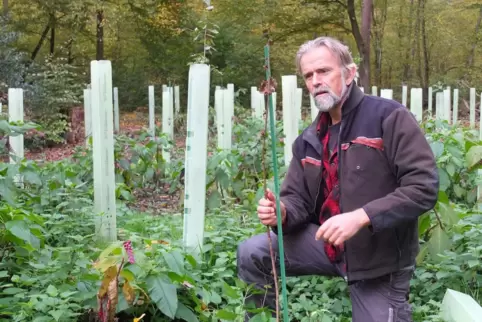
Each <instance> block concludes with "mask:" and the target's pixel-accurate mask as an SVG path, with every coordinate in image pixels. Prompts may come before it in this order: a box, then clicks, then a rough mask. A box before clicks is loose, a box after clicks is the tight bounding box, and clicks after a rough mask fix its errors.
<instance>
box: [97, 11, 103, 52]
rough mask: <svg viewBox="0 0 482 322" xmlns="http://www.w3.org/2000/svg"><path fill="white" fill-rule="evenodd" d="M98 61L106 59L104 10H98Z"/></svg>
mask: <svg viewBox="0 0 482 322" xmlns="http://www.w3.org/2000/svg"><path fill="white" fill-rule="evenodd" d="M95 59H96V60H103V59H104V10H103V9H98V10H97V50H96V57H95Z"/></svg>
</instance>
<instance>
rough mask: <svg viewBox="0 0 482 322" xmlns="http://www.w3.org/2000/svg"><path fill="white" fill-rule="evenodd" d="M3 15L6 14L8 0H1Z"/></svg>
mask: <svg viewBox="0 0 482 322" xmlns="http://www.w3.org/2000/svg"><path fill="white" fill-rule="evenodd" d="M3 15H4V16H6V15H8V0H3Z"/></svg>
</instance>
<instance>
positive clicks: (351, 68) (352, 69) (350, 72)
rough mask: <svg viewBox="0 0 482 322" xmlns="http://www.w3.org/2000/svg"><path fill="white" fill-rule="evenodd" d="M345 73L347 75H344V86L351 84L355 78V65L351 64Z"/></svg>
mask: <svg viewBox="0 0 482 322" xmlns="http://www.w3.org/2000/svg"><path fill="white" fill-rule="evenodd" d="M347 71H348V73H347V74H348V75H346V78H345V80H346V85H347V86H348V85H350V84H351V82H353V79H354V78H355V76H356V71H357V67H356V64H351V65H350V66H348V68H347Z"/></svg>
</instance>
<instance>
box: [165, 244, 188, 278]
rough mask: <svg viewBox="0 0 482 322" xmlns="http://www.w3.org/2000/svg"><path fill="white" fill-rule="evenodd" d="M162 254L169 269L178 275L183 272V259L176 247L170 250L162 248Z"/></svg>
mask: <svg viewBox="0 0 482 322" xmlns="http://www.w3.org/2000/svg"><path fill="white" fill-rule="evenodd" d="M162 256H163V257H164V260H165V261H166V263H167V265H168V266H169V269H170V270H171V271H173V272H175V273H177V274H179V275H183V274H184V259H183V257H182V254H181V253H180V252H179V251H178V250H177V249H174V250H171V251H170V252H167V251H165V250H162Z"/></svg>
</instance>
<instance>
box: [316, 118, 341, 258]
mask: <svg viewBox="0 0 482 322" xmlns="http://www.w3.org/2000/svg"><path fill="white" fill-rule="evenodd" d="M329 125H331V117H330V115H329V114H328V113H322V114H321V117H320V120H319V122H318V130H320V129H323V130H322V131H326V132H325V135H324V136H323V137H322V138H321V143H322V145H323V155H322V163H323V173H322V176H323V181H324V187H323V193H324V197H325V199H324V200H325V201H324V202H323V205H322V206H321V210H320V217H319V219H320V224H323V223H324V222H325V221H326V220H327V219H328V218H330V217H332V216H336V215H338V214H340V206H339V203H338V200H339V195H340V191H339V185H338V143H337V144H335V146H334V148H333V153H332V154H331V156H330V147H329V142H330V131H329V129H328V126H329ZM342 252H343V246H341V247H335V246H333V245H331V244H328V243H325V253H326V255H327V256H328V259H329V260H330V261H332V262H336V261H339V260H341V254H342Z"/></svg>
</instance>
